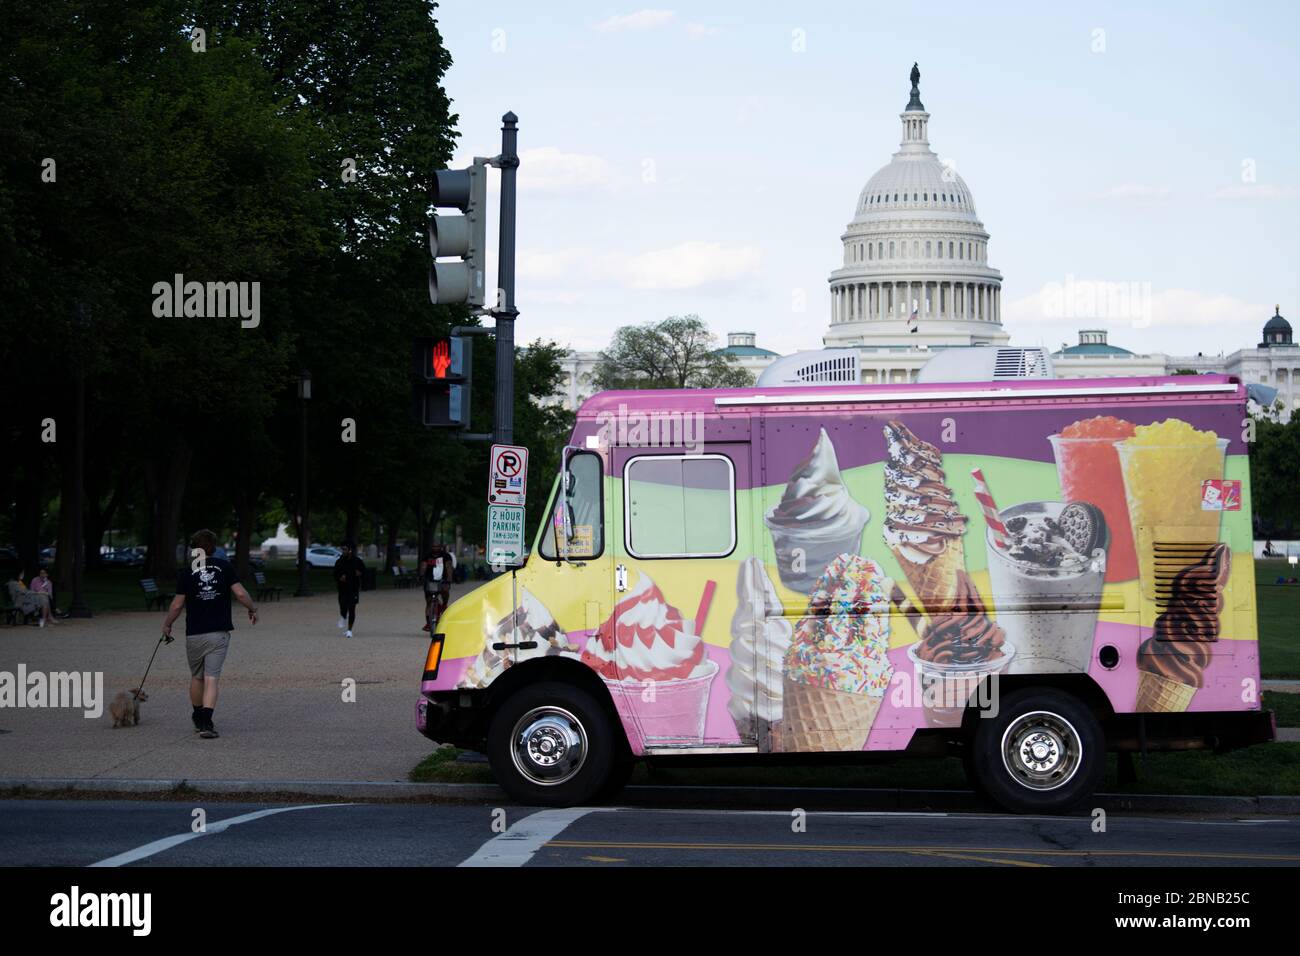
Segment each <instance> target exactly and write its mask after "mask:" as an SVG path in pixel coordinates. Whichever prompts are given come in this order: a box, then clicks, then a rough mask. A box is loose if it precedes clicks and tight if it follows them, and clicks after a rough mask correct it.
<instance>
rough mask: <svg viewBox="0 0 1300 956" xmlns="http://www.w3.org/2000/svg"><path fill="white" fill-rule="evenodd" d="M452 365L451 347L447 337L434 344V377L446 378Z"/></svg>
mask: <svg viewBox="0 0 1300 956" xmlns="http://www.w3.org/2000/svg"><path fill="white" fill-rule="evenodd" d="M450 367H451V348H450V346H449V344H448V342H447V340H446V339H439V340H438V341H437V342H435V343H434V346H433V377H434V378H446V377H447V369H448V368H450Z"/></svg>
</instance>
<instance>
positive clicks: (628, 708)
mask: <svg viewBox="0 0 1300 956" xmlns="http://www.w3.org/2000/svg"><path fill="white" fill-rule="evenodd" d="M716 586H717V585H716V584H715V583H714V582H713V581H708V582H706V583H705V589H704V597H703V599H702V600H701V602H700V610H699V613H698V614H697V615H696V618H695V620H694V621H687V620H684V619H683V618H682V615H681V612H680V611H678V610H677V608H675V607H673V606H672V605H671V604H669V603H668V602H667V601H666V600H665V599H664V596H663V593H662V592H661V591H660V590H659V587H658V586H657V585H656V584H655V583H654V581H652V580H651V579H650V576H649V575H648V574H646V573H645V572H641V575H640V577H639V578H638V579H637V583H636V585H635V586H634V587H633V588H632V590H631V591H629V592H628V594H627V595H626V597H624V598H623V600H621V601H619V602H618V604H617V606H615V608H614V611H613V613H611V614H610V616H609V618H608V619H607V620H606V621H605V623H604V624H602V625H601V626H600V627H599V628H597V629H596V631H595V632H594V633H593V634H592V635H591V637H590V638H588V640H587V647H586V649H585V650H584V651H583V652H582V661H583V663H585V664H587V665H588V666H589V667H591V668H592V669H593V670H595V671H596V672H597V673H598V674H600V676H601V678H602V679H603V680H604V681H605V686H606V687H607V688H608V689H609V693H610V696H611V697H612V698H613V699H614V707H615V709H616V710H617V711H618V715H619V717H620V718H621V719H622V721H623V727H624V729H625V730H626V731H627V733H628V736H629V737H633V738H636V739H635V740H634V741H633V742H634V744H635V745H637V748H636V749H638V750H644V749H645V748H646V747H656V746H663V745H675V744H698V743H701V742H702V741H703V740H704V722H705V718H706V717H707V715H708V706H709V690H710V688H711V686H712V684H713V679H714V678H715V677H717V676H718V665H717V663H716V662H714V661H712V660H710V659H709V658H708V656H707V655H706V654H705V645H704V641H703V640H701V638H700V632H701V631H702V630H703V627H704V620H705V617H706V616H707V615H708V609H709V604H710V602H711V600H712V597H713V591H714V589H715V588H716Z"/></svg>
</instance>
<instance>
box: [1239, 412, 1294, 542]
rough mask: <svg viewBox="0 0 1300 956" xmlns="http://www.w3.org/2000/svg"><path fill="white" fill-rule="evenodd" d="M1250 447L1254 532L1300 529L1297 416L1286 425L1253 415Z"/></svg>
mask: <svg viewBox="0 0 1300 956" xmlns="http://www.w3.org/2000/svg"><path fill="white" fill-rule="evenodd" d="M1254 425H1255V442H1254V444H1253V445H1252V446H1251V449H1250V492H1251V499H1252V501H1253V503H1254V511H1255V515H1254V517H1255V522H1256V531H1257V533H1259V534H1262V535H1265V536H1278V535H1280V534H1287V533H1292V532H1293V531H1294V530H1295V529H1296V528H1300V415H1292V416H1291V420H1290V421H1289V422H1287V423H1286V424H1285V425H1284V424H1281V423H1279V422H1276V421H1273V420H1272V419H1270V418H1266V417H1263V416H1258V417H1255V418H1254Z"/></svg>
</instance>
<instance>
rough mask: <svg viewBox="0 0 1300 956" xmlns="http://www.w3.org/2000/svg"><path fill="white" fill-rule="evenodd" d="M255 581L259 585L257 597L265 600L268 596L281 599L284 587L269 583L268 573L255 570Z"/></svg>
mask: <svg viewBox="0 0 1300 956" xmlns="http://www.w3.org/2000/svg"><path fill="white" fill-rule="evenodd" d="M253 581H254V583H255V584H256V585H257V599H258V600H259V601H265V600H267V599H268V598H274V599H275V600H277V601H278V600H280V592H281V591H283V590H284V588H277V587H275V586H274V585H270V584H267V583H266V575H265V574H263V573H262V572H261V571H254V572H253Z"/></svg>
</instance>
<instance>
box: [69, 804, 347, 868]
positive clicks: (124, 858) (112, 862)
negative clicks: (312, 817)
mask: <svg viewBox="0 0 1300 956" xmlns="http://www.w3.org/2000/svg"><path fill="white" fill-rule="evenodd" d="M350 806H353V804H351V803H312V804H307V805H304V806H301V807H273V808H272V809H270V810H258V811H256V812H255V813H245V814H243V815H242V816H238V817H230V818H229V819H228V820H218V821H217V822H216V823H209V824H208V825H207V828H206V829H205V830H203V831H202V832H200V833H178V834H177V835H176V836H169V837H163V838H162V839H161V840H154V841H153V842H152V843H146V844H145V845H144V846H138V847H136V848H135V849H134V850H127V851H126V852H125V853H119V854H117V856H110V857H109V858H108V859H106V860H100V861H99V862H98V863H91V864H90V865H91V866H92V867H95V866H126V865H127V864H128V863H134V862H135V861H136V860H143V859H145V858H146V857H150V856H154V855H155V854H158V853H161V852H163V851H164V850H170V849H171V848H172V847H174V846H180V845H181V844H182V843H188V842H189V841H190V840H197V839H198V838H199V837H205V836H212V835H213V834H215V833H222V832H224V831H226V830H228V829H229V828H230V827H233V826H238V825H239V824H241V823H251V822H252V821H253V820H260V819H262V817H269V816H274V815H275V814H277V813H288V812H290V811H291V810H319V809H321V808H323V807H350Z"/></svg>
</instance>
